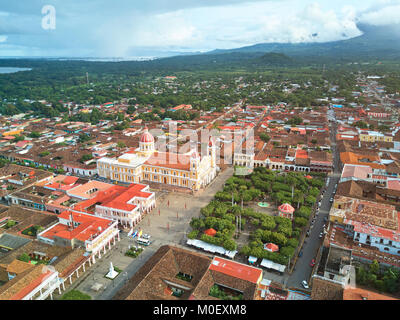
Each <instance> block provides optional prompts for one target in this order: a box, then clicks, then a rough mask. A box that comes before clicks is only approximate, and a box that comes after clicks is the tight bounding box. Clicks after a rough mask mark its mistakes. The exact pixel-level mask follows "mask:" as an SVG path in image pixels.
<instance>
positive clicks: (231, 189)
mask: <svg viewBox="0 0 400 320" xmlns="http://www.w3.org/2000/svg"><path fill="white" fill-rule="evenodd" d="M225 187H226V189H227V190H228V191H229V192H231V194H232V207H233V195H234V192H235V191H236V184H235V183H234V182H232V181H229V182H228V183H227V184H226V185H225Z"/></svg>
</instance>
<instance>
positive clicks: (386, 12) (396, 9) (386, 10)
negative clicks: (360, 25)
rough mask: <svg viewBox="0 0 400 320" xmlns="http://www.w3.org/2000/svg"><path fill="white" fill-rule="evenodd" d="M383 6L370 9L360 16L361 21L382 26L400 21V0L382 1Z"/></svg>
mask: <svg viewBox="0 0 400 320" xmlns="http://www.w3.org/2000/svg"><path fill="white" fill-rule="evenodd" d="M380 2H381V4H380V5H381V6H382V7H378V8H376V9H375V10H373V9H372V10H368V11H366V12H364V13H362V14H361V15H360V17H359V20H360V22H364V23H368V24H372V25H377V26H382V25H388V24H398V23H400V1H380Z"/></svg>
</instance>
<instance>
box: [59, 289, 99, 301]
mask: <svg viewBox="0 0 400 320" xmlns="http://www.w3.org/2000/svg"><path fill="white" fill-rule="evenodd" d="M61 300H92V297H91V296H89V295H88V294H85V293H82V292H80V291H79V290H71V291H70V292H67V293H66V294H64V295H63V296H62V297H61Z"/></svg>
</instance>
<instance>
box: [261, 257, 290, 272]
mask: <svg viewBox="0 0 400 320" xmlns="http://www.w3.org/2000/svg"><path fill="white" fill-rule="evenodd" d="M261 266H262V267H265V268H267V269H273V270H277V271H279V272H284V271H285V269H286V266H284V265H282V264H279V263H275V262H273V261H271V260H267V259H263V260H262V261H261Z"/></svg>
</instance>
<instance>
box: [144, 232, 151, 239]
mask: <svg viewBox="0 0 400 320" xmlns="http://www.w3.org/2000/svg"><path fill="white" fill-rule="evenodd" d="M142 238H143V239H147V240H149V239H150V238H151V235H149V234H147V233H146V234H144V235H142Z"/></svg>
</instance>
